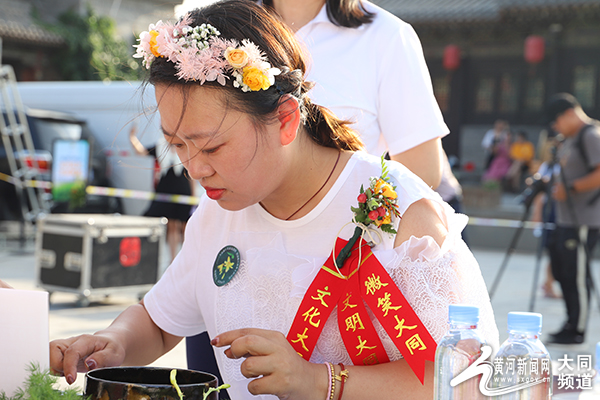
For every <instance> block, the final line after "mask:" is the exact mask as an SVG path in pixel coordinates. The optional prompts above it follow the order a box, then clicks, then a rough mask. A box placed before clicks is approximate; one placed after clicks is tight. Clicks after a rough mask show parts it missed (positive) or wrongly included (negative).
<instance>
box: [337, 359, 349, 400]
mask: <svg viewBox="0 0 600 400" xmlns="http://www.w3.org/2000/svg"><path fill="white" fill-rule="evenodd" d="M338 365H339V366H340V367H341V368H342V370H341V371H340V374H339V375H334V378H335V379H337V380H338V381H340V382H341V385H340V395H339V396H338V400H342V394H343V393H344V383H346V381H347V380H348V377H349V376H350V374H349V373H348V370H347V369H346V368H345V367H344V364H342V363H339V364H338Z"/></svg>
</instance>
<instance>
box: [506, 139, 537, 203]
mask: <svg viewBox="0 0 600 400" xmlns="http://www.w3.org/2000/svg"><path fill="white" fill-rule="evenodd" d="M534 157H535V147H534V145H533V143H531V142H530V141H529V140H527V133H525V132H523V131H519V132H517V135H516V138H515V140H514V141H513V142H512V143H511V145H510V158H511V159H512V164H511V165H510V168H509V169H508V172H507V173H506V177H505V180H506V188H507V189H508V190H509V191H510V192H520V191H521V189H522V187H521V186H522V184H523V183H524V182H523V175H524V174H527V173H529V167H530V166H531V162H532V161H533V158H534Z"/></svg>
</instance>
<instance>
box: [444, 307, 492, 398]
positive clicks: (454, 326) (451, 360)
mask: <svg viewBox="0 0 600 400" xmlns="http://www.w3.org/2000/svg"><path fill="white" fill-rule="evenodd" d="M448 317H449V322H450V330H449V331H448V332H447V333H446V334H445V335H444V337H442V339H441V341H440V343H439V344H438V347H437V350H436V352H435V376H434V381H433V385H434V386H433V390H434V396H433V398H434V399H435V400H452V399H454V400H456V399H469V400H471V399H482V398H484V397H483V395H482V394H481V392H480V391H479V381H480V378H481V377H476V378H471V379H469V380H467V381H465V382H463V383H461V384H458V385H456V386H455V387H451V386H450V381H451V380H452V378H454V377H456V376H457V375H459V374H460V373H461V372H463V371H464V370H465V369H466V368H467V367H468V366H469V365H471V364H473V362H475V361H476V360H477V359H478V358H479V356H481V347H482V346H484V345H485V344H486V343H485V342H484V340H483V339H482V338H481V336H480V335H479V332H478V331H477V324H478V323H479V308H478V307H475V306H469V305H459V304H456V305H455V304H451V305H450V307H449V310H448Z"/></svg>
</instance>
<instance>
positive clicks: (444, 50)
mask: <svg viewBox="0 0 600 400" xmlns="http://www.w3.org/2000/svg"><path fill="white" fill-rule="evenodd" d="M374 3H376V4H378V5H379V6H381V7H383V8H385V9H387V10H388V11H390V12H392V13H394V14H395V15H397V16H398V17H400V18H401V19H403V20H405V21H407V22H409V23H411V24H412V25H413V26H414V27H415V29H416V31H417V33H418V34H419V37H420V38H421V41H422V44H423V48H424V52H425V57H426V60H427V63H428V66H429V69H430V73H431V76H432V80H433V85H434V91H435V94H436V97H437V100H438V103H439V105H440V108H441V109H442V111H443V113H444V117H445V120H446V123H447V124H448V126H449V127H450V130H451V132H452V134H451V135H449V136H448V137H447V138H446V139H445V140H444V146H445V148H446V150H447V152H448V153H449V154H457V155H459V156H460V158H461V161H462V162H463V163H465V162H468V161H474V162H476V163H477V164H478V165H480V164H481V162H482V161H483V154H482V152H481V147H480V143H481V138H482V136H483V134H484V133H485V130H487V129H489V128H490V127H491V125H492V124H493V122H494V121H495V120H496V119H498V118H502V119H506V120H508V121H509V122H510V124H511V125H512V126H513V127H515V128H516V129H519V130H525V131H526V132H528V133H529V137H530V140H533V141H534V143H535V140H536V137H537V134H538V133H539V130H540V129H541V128H542V126H541V124H540V121H541V119H542V118H541V117H542V110H543V105H544V102H545V100H546V99H547V97H548V96H549V95H551V94H552V93H555V92H559V91H567V92H571V93H572V94H574V95H575V96H576V97H577V98H578V99H579V101H580V102H581V104H582V106H583V108H584V109H585V111H586V112H587V113H588V115H590V116H592V117H594V118H599V117H600V90H599V89H600V88H599V83H598V81H599V74H600V0H518V1H517V0H420V1H414V0H374ZM526 43H527V46H526Z"/></svg>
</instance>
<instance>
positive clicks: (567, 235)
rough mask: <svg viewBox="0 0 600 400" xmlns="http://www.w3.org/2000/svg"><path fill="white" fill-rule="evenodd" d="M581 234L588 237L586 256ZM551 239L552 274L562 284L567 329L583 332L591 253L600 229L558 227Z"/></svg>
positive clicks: (588, 304) (587, 304) (589, 287)
mask: <svg viewBox="0 0 600 400" xmlns="http://www.w3.org/2000/svg"><path fill="white" fill-rule="evenodd" d="M586 230H587V235H586V232H585V231H586ZM580 235H582V238H584V239H585V238H586V236H587V240H586V242H587V250H588V251H587V254H586V250H585V248H584V246H582V245H580V240H579V239H580ZM548 239H549V240H548V251H549V253H550V263H551V266H552V274H553V275H554V279H556V280H557V281H558V282H559V283H560V288H561V290H562V294H563V299H564V301H565V306H566V308H567V324H568V327H569V328H571V329H573V330H577V331H579V332H584V331H585V328H586V325H587V321H588V314H589V306H590V292H591V290H592V278H591V275H590V260H589V259H588V254H589V255H591V254H592V251H593V249H594V246H595V245H596V242H597V241H598V229H587V228H586V227H582V228H571V227H564V226H558V227H557V228H556V229H555V230H554V232H552V233H551V234H550V236H549V238H548Z"/></svg>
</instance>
